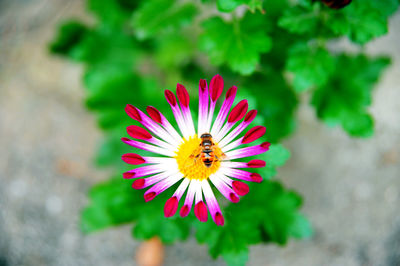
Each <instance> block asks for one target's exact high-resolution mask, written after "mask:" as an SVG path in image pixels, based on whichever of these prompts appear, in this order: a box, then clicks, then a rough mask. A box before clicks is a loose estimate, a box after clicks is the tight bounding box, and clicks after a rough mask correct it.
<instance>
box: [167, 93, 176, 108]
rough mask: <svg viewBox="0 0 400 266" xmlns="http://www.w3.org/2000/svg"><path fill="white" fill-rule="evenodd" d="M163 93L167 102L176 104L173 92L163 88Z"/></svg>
mask: <svg viewBox="0 0 400 266" xmlns="http://www.w3.org/2000/svg"><path fill="white" fill-rule="evenodd" d="M164 94H165V98H166V99H167V102H168V103H169V104H170V105H172V106H175V105H176V98H175V94H174V93H173V92H172V91H170V90H165V92H164Z"/></svg>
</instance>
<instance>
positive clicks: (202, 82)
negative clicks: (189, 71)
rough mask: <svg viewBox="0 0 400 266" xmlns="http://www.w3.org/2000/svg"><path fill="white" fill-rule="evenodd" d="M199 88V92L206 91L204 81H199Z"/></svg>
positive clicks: (205, 82)
mask: <svg viewBox="0 0 400 266" xmlns="http://www.w3.org/2000/svg"><path fill="white" fill-rule="evenodd" d="M199 87H200V89H201V91H202V92H204V91H205V90H206V89H207V81H206V80H205V79H200V81H199Z"/></svg>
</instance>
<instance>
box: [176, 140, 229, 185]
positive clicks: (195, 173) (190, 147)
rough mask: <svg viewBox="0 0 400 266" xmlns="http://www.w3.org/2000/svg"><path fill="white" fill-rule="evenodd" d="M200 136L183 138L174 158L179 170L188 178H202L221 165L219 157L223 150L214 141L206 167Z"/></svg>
mask: <svg viewBox="0 0 400 266" xmlns="http://www.w3.org/2000/svg"><path fill="white" fill-rule="evenodd" d="M202 150H203V148H202V146H201V138H199V137H198V136H197V135H194V136H192V137H190V138H189V139H183V142H182V144H181V145H180V146H179V148H178V151H177V152H176V156H175V159H176V161H177V163H178V167H179V171H180V172H181V173H182V174H184V175H185V177H186V178H189V179H197V180H200V181H201V180H204V179H207V178H208V177H209V176H210V175H211V174H213V173H215V172H216V171H217V170H218V168H219V167H220V165H221V162H220V159H221V158H222V155H223V152H222V151H221V149H220V148H219V147H218V145H217V144H216V143H214V145H213V146H212V153H210V156H211V157H210V160H211V161H212V163H211V166H210V167H207V166H206V164H205V163H204V157H203V156H202V153H203V152H202ZM203 155H205V154H204V153H203Z"/></svg>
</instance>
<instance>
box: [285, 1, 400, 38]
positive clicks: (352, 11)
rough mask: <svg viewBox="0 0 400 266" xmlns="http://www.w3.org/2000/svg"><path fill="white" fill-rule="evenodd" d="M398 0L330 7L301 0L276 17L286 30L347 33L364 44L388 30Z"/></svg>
mask: <svg viewBox="0 0 400 266" xmlns="http://www.w3.org/2000/svg"><path fill="white" fill-rule="evenodd" d="M398 5H399V3H398V2H397V1H394V0H383V1H375V0H354V1H352V2H351V3H350V4H349V5H348V6H346V7H345V8H342V9H340V10H333V9H330V8H328V7H326V6H325V5H323V4H321V3H320V2H318V1H315V2H314V3H311V1H310V0H303V1H300V4H298V5H297V6H295V7H293V8H291V9H288V10H287V11H286V12H285V13H284V15H283V16H282V17H281V18H280V19H279V23H278V24H279V26H281V27H283V28H285V29H286V30H288V31H289V32H292V33H298V34H306V35H309V36H310V37H312V38H315V37H316V35H318V36H325V37H333V36H336V37H340V36H341V35H346V36H348V38H349V39H350V40H352V41H354V42H356V43H360V44H365V43H366V42H368V41H370V40H372V39H373V38H376V37H379V36H382V35H384V34H386V33H387V24H388V18H389V16H390V15H392V14H393V13H394V12H395V11H396V9H397V7H398Z"/></svg>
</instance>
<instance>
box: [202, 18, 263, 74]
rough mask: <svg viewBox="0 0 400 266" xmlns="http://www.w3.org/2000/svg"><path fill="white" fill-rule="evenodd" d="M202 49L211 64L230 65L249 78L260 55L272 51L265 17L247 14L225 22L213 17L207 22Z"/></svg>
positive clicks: (204, 24)
mask: <svg viewBox="0 0 400 266" xmlns="http://www.w3.org/2000/svg"><path fill="white" fill-rule="evenodd" d="M202 25H203V28H204V32H203V34H202V35H201V36H200V40H199V44H200V49H201V50H202V51H204V52H205V53H207V54H208V56H209V57H210V61H211V63H213V64H215V65H217V66H220V65H223V64H227V65H228V66H229V67H230V68H231V69H232V70H233V71H235V72H239V73H240V74H242V75H249V74H251V73H253V72H254V71H255V69H256V66H257V64H258V63H259V61H260V54H261V53H265V52H267V51H268V50H269V49H270V48H271V40H270V38H269V37H268V36H267V35H266V33H265V30H264V29H263V27H264V25H265V24H264V20H263V16H262V15H260V14H246V15H245V17H243V18H242V19H241V20H234V21H231V22H225V21H223V20H222V19H221V18H219V17H213V18H210V19H208V20H206V21H204V22H203V24H202Z"/></svg>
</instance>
